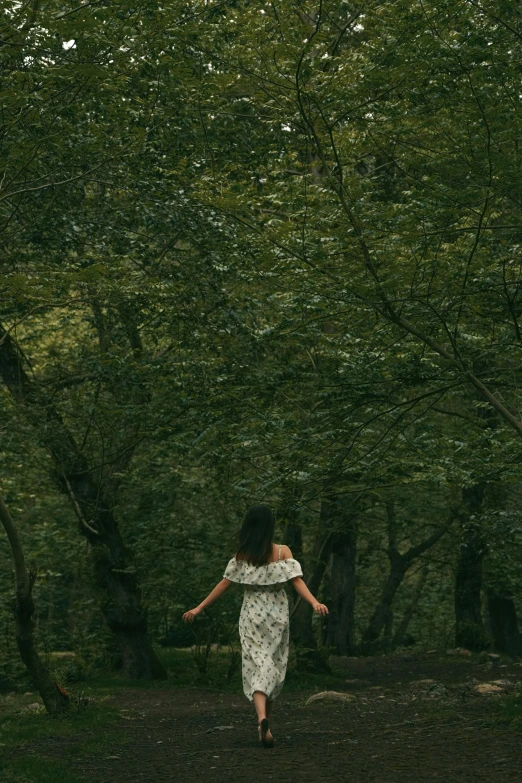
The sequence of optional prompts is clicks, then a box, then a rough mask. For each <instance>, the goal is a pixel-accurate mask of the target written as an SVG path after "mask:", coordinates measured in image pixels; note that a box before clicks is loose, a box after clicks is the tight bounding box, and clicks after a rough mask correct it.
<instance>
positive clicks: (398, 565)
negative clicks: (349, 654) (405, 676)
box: [361, 503, 453, 653]
mask: <svg viewBox="0 0 522 783" xmlns="http://www.w3.org/2000/svg"><path fill="white" fill-rule="evenodd" d="M387 518H388V558H389V561H390V571H389V574H388V576H387V578H386V581H385V583H384V587H383V589H382V593H381V596H380V598H379V601H378V602H377V606H376V607H375V610H374V612H373V614H372V616H371V618H370V621H369V623H368V626H367V628H366V631H365V632H364V634H363V638H362V643H361V649H362V651H363V652H367V653H368V652H371V651H372V650H373V648H374V647H375V646H376V644H375V643H376V642H377V640H378V639H379V637H380V635H381V633H382V632H383V630H384V629H385V627H386V621H387V618H388V617H389V612H390V611H391V609H392V603H393V599H394V598H395V595H396V593H397V590H398V589H399V587H400V585H401V583H402V581H403V579H404V577H405V575H406V573H407V571H408V569H409V568H410V567H411V566H412V564H413V563H414V562H415V560H416V559H417V558H418V557H420V556H421V555H422V554H424V552H426V551H427V550H428V549H431V547H432V546H434V545H435V544H436V543H437V541H438V540H439V539H440V538H442V536H443V535H444V534H445V533H446V532H447V530H448V528H449V525H450V523H451V520H450V521H449V522H448V523H447V524H446V525H445V526H444V527H441V528H439V529H438V530H436V531H435V532H434V533H432V535H431V536H429V537H428V538H426V539H425V540H424V541H422V542H421V543H420V544H417V545H416V546H412V547H410V548H409V549H408V550H407V551H406V552H404V553H402V554H401V552H400V551H399V548H398V544H397V533H396V520H395V507H394V505H393V503H388V504H387ZM452 518H453V516H452Z"/></svg>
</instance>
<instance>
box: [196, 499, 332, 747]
mask: <svg viewBox="0 0 522 783" xmlns="http://www.w3.org/2000/svg"><path fill="white" fill-rule="evenodd" d="M273 535H274V517H273V515H272V512H271V511H270V509H269V508H267V506H252V508H251V509H250V510H249V511H248V512H247V514H246V516H245V520H244V522H243V526H242V527H241V530H240V531H239V547H238V550H237V552H236V554H235V556H234V557H233V558H232V559H231V560H230V562H229V563H228V565H227V568H226V570H225V573H224V576H223V579H222V580H221V582H219V583H218V584H217V585H216V586H215V587H214V589H213V590H212V591H211V592H210V593H209V595H208V596H207V597H206V598H205V600H204V601H202V602H201V603H200V604H199V606H197V607H196V608H195V609H191V610H190V611H189V612H185V614H184V615H183V620H185V622H192V621H193V620H194V617H195V616H196V615H198V614H199V613H200V612H202V611H203V609H205V607H207V606H210V604H212V603H213V602H214V601H216V600H217V599H218V598H220V596H222V595H223V593H224V592H225V591H226V590H228V588H229V587H230V585H231V583H232V582H238V583H239V584H242V585H245V593H244V596H243V605H242V607H241V614H240V617H239V636H240V639H241V652H242V662H243V690H244V692H245V695H246V697H247V699H248V700H249V701H251V702H253V703H254V706H255V708H256V712H257V719H258V733H259V739H260V741H261V742H262V743H263V746H264V747H265V748H271V747H273V745H274V738H273V737H272V733H271V731H270V726H269V721H268V719H269V717H270V714H271V711H272V705H273V701H274V699H275V698H276V696H277V695H278V694H279V693H280V691H281V688H282V687H283V682H284V679H285V674H286V665H287V662H288V642H289V613H288V598H287V596H286V592H285V589H284V584H285V582H287V581H289V580H291V582H292V584H293V586H294V587H295V589H296V590H297V592H298V593H299V595H300V596H301V597H302V598H304V600H305V601H308V603H309V604H311V605H312V606H313V608H314V611H315V612H317V613H318V614H321V615H324V614H328V609H327V608H326V606H325V605H324V604H320V603H319V601H317V599H316V598H314V596H313V595H312V594H311V592H310V591H309V589H308V588H307V586H306V585H305V583H304V582H303V579H302V576H303V572H302V570H301V566H300V565H299V563H298V562H297V560H294V558H293V557H292V553H291V551H290V549H289V548H288V547H287V546H283V545H281V544H274V543H273V542H272V537H273Z"/></svg>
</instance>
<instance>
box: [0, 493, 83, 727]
mask: <svg viewBox="0 0 522 783" xmlns="http://www.w3.org/2000/svg"><path fill="white" fill-rule="evenodd" d="M0 522H1V523H2V525H3V527H4V530H5V532H6V533H7V537H8V539H9V545H10V547H11V553H12V557H13V564H14V569H15V578H16V597H15V600H14V602H13V608H14V616H15V623H16V644H17V647H18V651H19V653H20V658H21V659H22V661H23V663H24V664H25V666H26V668H27V671H28V672H29V675H30V677H31V680H32V681H33V684H34V686H35V688H36V689H37V690H38V692H39V694H40V696H41V697H42V701H43V703H44V705H45V709H46V710H47V712H48V713H49V714H51V715H62V714H63V713H65V712H67V711H68V710H69V707H70V701H69V695H68V694H67V692H66V691H65V689H64V688H62V687H61V686H60V685H58V683H57V682H55V681H54V680H53V679H52V677H51V676H50V674H49V671H48V669H47V668H46V667H45V666H44V664H43V663H42V660H41V658H40V656H39V655H38V651H37V650H36V647H35V644H34V634H33V631H34V619H33V616H34V612H35V605H34V601H33V597H32V590H33V585H34V582H35V579H36V571H31V572H30V573H28V571H27V568H26V565H25V557H24V552H23V548H22V542H21V540H20V536H19V534H18V530H17V528H16V525H15V524H14V522H13V520H12V518H11V515H10V514H9V511H8V510H7V507H6V506H5V504H4V501H3V499H2V498H0Z"/></svg>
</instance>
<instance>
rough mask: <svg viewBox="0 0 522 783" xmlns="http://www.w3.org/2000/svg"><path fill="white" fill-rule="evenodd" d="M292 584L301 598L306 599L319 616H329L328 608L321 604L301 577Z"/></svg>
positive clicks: (294, 579)
mask: <svg viewBox="0 0 522 783" xmlns="http://www.w3.org/2000/svg"><path fill="white" fill-rule="evenodd" d="M292 584H293V586H294V587H295V589H296V590H297V592H298V593H299V595H300V596H301V598H304V600H305V601H308V603H309V604H310V605H311V606H312V608H313V610H314V612H317V614H328V607H327V606H325V605H324V604H321V603H319V601H318V600H317V598H315V596H313V595H312V593H311V592H310V590H309V589H308V587H307V586H306V584H305V582H304V580H303V579H302V577H300V576H296V577H294V578H293V579H292Z"/></svg>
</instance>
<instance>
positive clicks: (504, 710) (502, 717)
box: [493, 692, 522, 731]
mask: <svg viewBox="0 0 522 783" xmlns="http://www.w3.org/2000/svg"><path fill="white" fill-rule="evenodd" d="M493 722H494V723H495V724H496V725H497V726H499V725H500V726H506V727H507V728H510V729H512V730H514V731H522V692H518V693H514V694H513V695H512V696H509V697H508V698H507V699H506V700H505V701H503V702H502V703H501V704H499V705H498V706H497V708H496V710H495V714H494V716H493Z"/></svg>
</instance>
